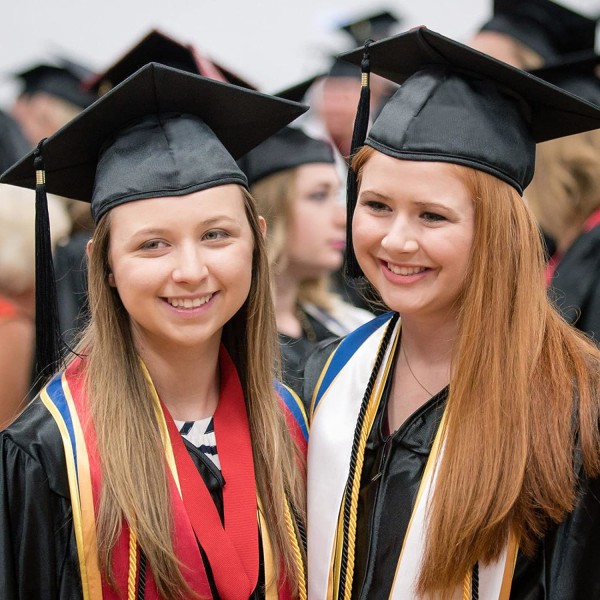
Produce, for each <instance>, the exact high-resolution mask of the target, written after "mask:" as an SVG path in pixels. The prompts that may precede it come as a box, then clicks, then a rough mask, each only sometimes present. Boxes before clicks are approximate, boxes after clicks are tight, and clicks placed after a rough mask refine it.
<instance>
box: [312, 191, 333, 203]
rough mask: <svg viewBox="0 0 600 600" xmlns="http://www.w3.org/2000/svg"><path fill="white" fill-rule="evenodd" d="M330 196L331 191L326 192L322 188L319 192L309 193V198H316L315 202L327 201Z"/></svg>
mask: <svg viewBox="0 0 600 600" xmlns="http://www.w3.org/2000/svg"><path fill="white" fill-rule="evenodd" d="M328 197H329V193H328V192H326V191H325V190H322V191H319V192H313V193H312V194H309V195H308V199H309V200H314V201H315V202H325V201H326V200H327V198H328Z"/></svg>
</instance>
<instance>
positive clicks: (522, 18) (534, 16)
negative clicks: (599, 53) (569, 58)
mask: <svg viewBox="0 0 600 600" xmlns="http://www.w3.org/2000/svg"><path fill="white" fill-rule="evenodd" d="M598 16H600V15H598ZM597 20H598V19H597V18H596V19H591V18H589V17H586V16H584V15H582V14H579V13H577V12H575V11H573V10H571V9H569V8H567V7H565V6H562V5H561V4H558V3H556V2H552V1H551V0H494V15H493V17H492V18H491V19H490V20H489V21H488V22H487V23H485V24H484V25H483V26H482V27H481V31H495V32H497V33H503V34H506V35H508V36H510V37H512V38H514V39H516V40H518V41H519V42H520V43H522V44H523V45H524V46H527V47H528V48H530V49H531V50H534V51H535V52H537V53H538V54H539V55H540V56H541V57H542V59H543V60H544V62H546V61H552V60H556V58H557V57H558V56H560V55H561V54H567V53H570V52H579V51H582V50H587V49H589V48H593V47H594V41H595V36H596V24H597Z"/></svg>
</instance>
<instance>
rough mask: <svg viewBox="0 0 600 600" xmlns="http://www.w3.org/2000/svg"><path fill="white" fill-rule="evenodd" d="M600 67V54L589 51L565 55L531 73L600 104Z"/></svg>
mask: <svg viewBox="0 0 600 600" xmlns="http://www.w3.org/2000/svg"><path fill="white" fill-rule="evenodd" d="M598 68H600V55H598V54H596V53H594V52H593V51H589V52H582V53H578V54H577V55H568V56H565V57H563V59H562V60H560V61H558V62H555V63H553V64H551V65H547V66H545V67H543V68H541V69H536V70H535V71H530V73H531V74H532V75H535V76H536V77H539V78H541V79H543V80H544V81H548V82H550V83H552V84H553V85H555V86H557V87H559V88H562V89H563V90H567V91H568V92H571V94H575V96H579V97H580V98H583V99H584V100H587V101H588V102H592V103H593V104H598V105H600V77H598V75H597V70H598Z"/></svg>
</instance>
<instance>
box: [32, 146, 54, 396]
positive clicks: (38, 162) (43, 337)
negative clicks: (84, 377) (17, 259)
mask: <svg viewBox="0 0 600 600" xmlns="http://www.w3.org/2000/svg"><path fill="white" fill-rule="evenodd" d="M45 141H46V140H45V138H44V139H43V140H42V141H41V142H40V143H39V144H38V146H37V148H36V149H35V152H34V159H33V165H34V168H35V178H36V184H35V382H36V386H39V384H41V383H43V381H44V380H46V379H48V378H49V377H50V376H51V375H53V374H54V373H55V372H56V371H58V369H59V367H60V364H61V341H60V327H59V320H58V301H57V292H56V281H55V279H54V263H53V262H52V245H51V240H50V217H49V215H48V199H47V197H46V172H45V170H44V160H43V158H42V146H43V144H44V142H45Z"/></svg>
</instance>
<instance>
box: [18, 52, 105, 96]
mask: <svg viewBox="0 0 600 600" xmlns="http://www.w3.org/2000/svg"><path fill="white" fill-rule="evenodd" d="M91 76H92V71H90V70H89V69H87V68H86V67H84V66H82V65H79V64H77V63H75V62H73V61H70V60H67V59H65V58H59V59H58V60H57V64H56V65H51V64H39V65H35V66H33V67H30V68H28V69H25V70H24V71H19V72H18V73H15V77H16V78H17V79H20V80H21V81H22V83H23V89H22V90H21V94H23V95H26V96H33V95H34V94H36V93H38V92H44V93H46V94H49V95H51V96H56V97H57V98H61V99H62V100H66V101H67V102H70V103H71V104H74V105H75V106H79V107H80V108H87V107H88V106H89V105H90V104H92V102H94V100H96V98H97V96H96V94H94V93H92V92H89V91H87V90H85V89H83V87H82V83H83V81H85V80H86V79H88V78H89V77H91Z"/></svg>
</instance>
